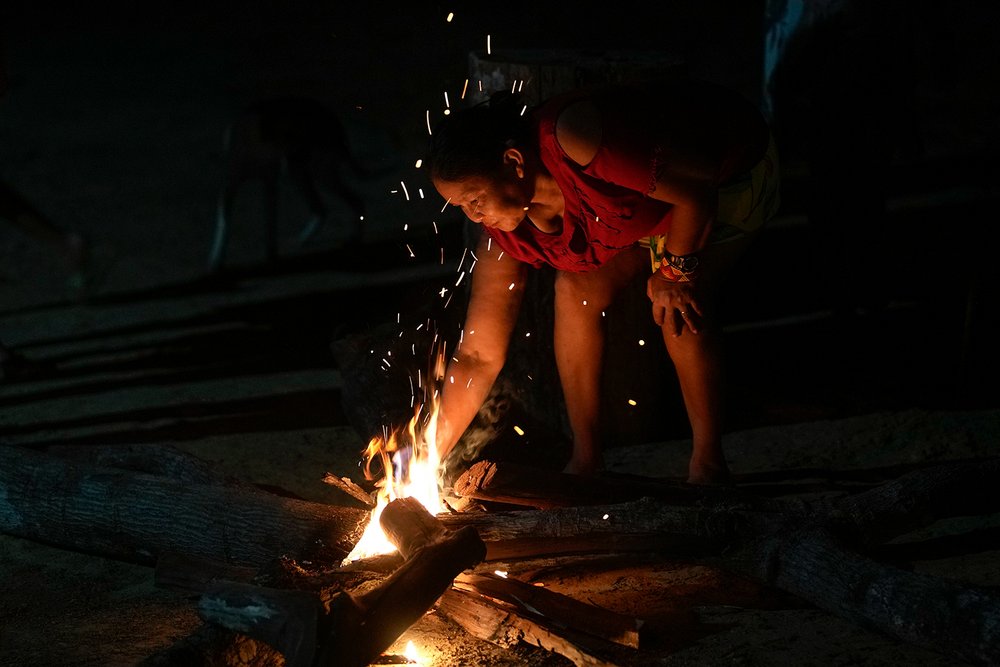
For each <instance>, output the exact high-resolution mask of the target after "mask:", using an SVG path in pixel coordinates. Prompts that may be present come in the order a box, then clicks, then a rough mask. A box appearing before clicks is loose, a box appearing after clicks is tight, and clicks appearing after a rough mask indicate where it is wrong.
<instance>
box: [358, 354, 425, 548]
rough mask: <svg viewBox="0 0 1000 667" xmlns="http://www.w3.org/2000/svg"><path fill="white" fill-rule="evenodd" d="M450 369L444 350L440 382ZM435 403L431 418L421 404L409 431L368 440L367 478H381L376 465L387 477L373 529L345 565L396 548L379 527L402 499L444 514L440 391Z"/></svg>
mask: <svg viewBox="0 0 1000 667" xmlns="http://www.w3.org/2000/svg"><path fill="white" fill-rule="evenodd" d="M444 367H445V357H444V351H443V350H441V351H440V352H439V353H438V354H437V359H436V363H435V368H434V377H435V378H437V379H438V380H440V379H441V378H442V377H443V375H444ZM429 403H430V405H431V408H430V412H429V414H427V415H424V414H423V408H424V403H421V404H419V405H418V406H417V408H416V411H415V413H414V415H413V417H412V418H411V419H410V421H409V423H408V424H407V425H406V427H405V428H404V429H399V430H397V431H394V432H392V433H390V434H388V436H387V437H385V438H381V437H377V436H376V437H374V438H372V439H371V440H370V441H369V442H368V447H367V448H366V449H365V452H364V454H365V476H366V477H367V478H368V479H372V478H373V477H374V476H375V473H373V471H372V464H373V463H374V462H376V461H377V462H378V463H379V464H381V468H382V470H383V471H384V475H383V477H382V479H380V480H379V481H378V482H377V484H376V486H377V487H378V494H377V502H376V505H375V509H373V510H372V515H371V518H370V519H369V521H368V526H367V527H366V528H365V532H364V533H363V534H362V536H361V539H360V540H358V543H357V544H356V545H355V546H354V549H353V550H352V551H351V553H350V554H348V555H347V558H346V559H344V562H345V563H349V562H351V561H355V560H360V559H362V558H368V557H370V556H376V555H379V554H387V553H392V552H393V551H395V550H396V547H395V546H393V544H392V542H390V541H389V539H388V538H387V537H386V535H385V533H384V532H383V531H382V527H381V525H380V524H379V517H380V516H382V510H383V509H385V506H386V505H388V504H389V503H390V502H392V501H393V500H395V499H396V498H416V499H417V500H418V501H420V504H422V505H423V506H424V507H426V508H427V511H428V512H430V513H431V514H439V513H440V512H443V511H444V509H445V506H444V503H442V502H441V492H440V486H439V483H438V477H439V474H438V473H439V470H440V468H441V465H440V464H441V457H440V455H439V454H438V451H437V420H438V412H439V392H436V391H435V392H434V394H433V395H432V396H431V397H430V401H429Z"/></svg>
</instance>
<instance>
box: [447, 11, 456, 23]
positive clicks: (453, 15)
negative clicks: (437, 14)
mask: <svg viewBox="0 0 1000 667" xmlns="http://www.w3.org/2000/svg"><path fill="white" fill-rule="evenodd" d="M453 18H455V12H448V17H447V18H446V19H445V21H447V22H448V23H451V20H452V19H453Z"/></svg>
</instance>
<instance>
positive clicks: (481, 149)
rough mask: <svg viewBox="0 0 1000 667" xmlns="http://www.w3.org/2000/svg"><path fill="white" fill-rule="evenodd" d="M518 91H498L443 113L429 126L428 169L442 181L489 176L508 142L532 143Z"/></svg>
mask: <svg viewBox="0 0 1000 667" xmlns="http://www.w3.org/2000/svg"><path fill="white" fill-rule="evenodd" d="M531 126H532V123H531V119H530V117H529V115H528V110H527V109H526V106H525V103H524V101H523V98H522V96H521V95H520V94H517V93H510V92H507V91H501V92H497V93H493V95H491V96H490V98H489V99H488V100H486V101H485V102H481V103H479V104H477V105H476V106H474V107H470V108H468V109H461V110H459V111H456V112H453V113H452V114H450V115H448V116H445V117H444V118H443V119H441V120H440V121H438V123H437V125H435V126H434V127H433V128H432V130H431V138H430V158H429V161H430V173H431V176H433V177H434V178H440V179H441V180H444V181H458V180H461V179H462V178H465V177H467V176H489V175H492V174H494V173H496V171H497V170H498V169H499V168H500V166H501V164H502V161H503V152H504V151H505V150H506V149H507V148H510V147H511V146H521V147H530V145H531V144H533V143H534V141H533V140H532V132H531Z"/></svg>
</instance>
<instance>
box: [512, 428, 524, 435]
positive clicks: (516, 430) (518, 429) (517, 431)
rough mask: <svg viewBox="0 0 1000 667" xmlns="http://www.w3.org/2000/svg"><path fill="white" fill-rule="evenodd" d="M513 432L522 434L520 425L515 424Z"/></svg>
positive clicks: (522, 430)
mask: <svg viewBox="0 0 1000 667" xmlns="http://www.w3.org/2000/svg"><path fill="white" fill-rule="evenodd" d="M514 432H515V433H517V434H518V435H524V429H522V428H521V427H520V426H515V427H514Z"/></svg>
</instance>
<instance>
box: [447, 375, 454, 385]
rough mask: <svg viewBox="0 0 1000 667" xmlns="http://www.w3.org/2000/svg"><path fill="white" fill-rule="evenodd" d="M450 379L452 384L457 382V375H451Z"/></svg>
mask: <svg viewBox="0 0 1000 667" xmlns="http://www.w3.org/2000/svg"><path fill="white" fill-rule="evenodd" d="M448 380H449V381H450V383H451V384H455V376H454V375H452V376H451V377H449V378H448Z"/></svg>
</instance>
